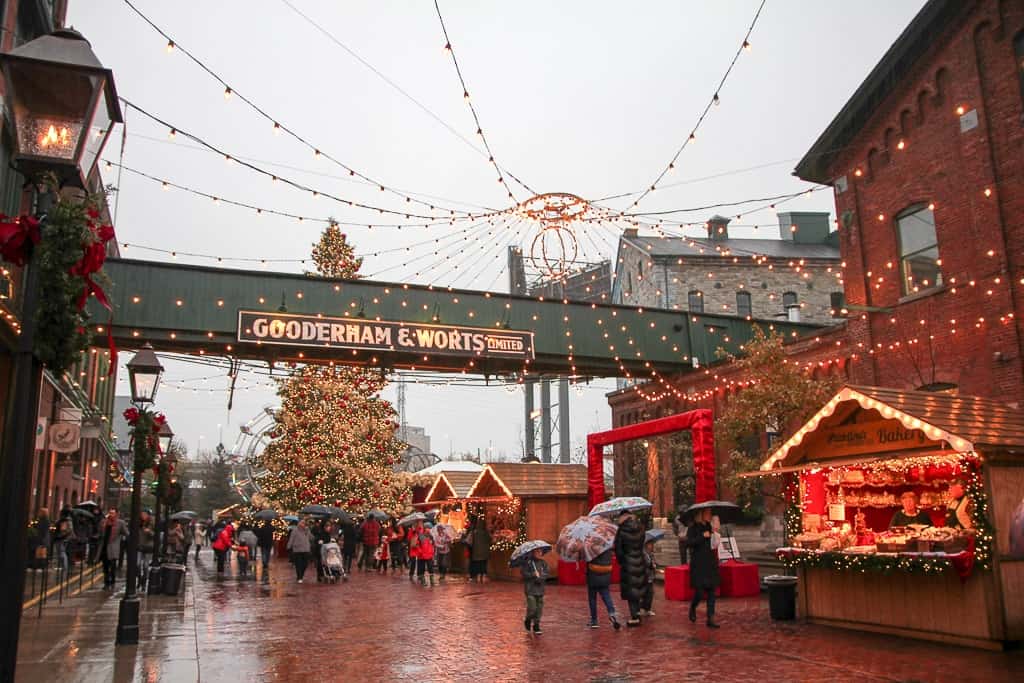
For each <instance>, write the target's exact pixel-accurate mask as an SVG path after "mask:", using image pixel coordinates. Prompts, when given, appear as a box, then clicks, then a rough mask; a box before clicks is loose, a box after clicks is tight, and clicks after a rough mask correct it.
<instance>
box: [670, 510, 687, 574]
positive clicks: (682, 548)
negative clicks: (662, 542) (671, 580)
mask: <svg viewBox="0 0 1024 683" xmlns="http://www.w3.org/2000/svg"><path fill="white" fill-rule="evenodd" d="M688 522H689V520H687V519H686V506H685V505H680V506H679V509H678V510H677V511H676V514H675V515H674V516H673V517H672V533H673V534H675V537H676V542H677V543H679V564H686V529H687V527H688V526H689V524H688Z"/></svg>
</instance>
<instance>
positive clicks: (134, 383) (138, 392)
mask: <svg viewBox="0 0 1024 683" xmlns="http://www.w3.org/2000/svg"><path fill="white" fill-rule="evenodd" d="M126 367H127V368H128V383H129V384H130V385H131V390H132V403H137V404H142V403H152V402H153V401H154V400H156V390H157V388H159V386H160V375H161V374H163V371H164V366H162V365H160V359H159V358H157V357H156V353H154V352H153V347H152V346H151V345H150V344H148V343H147V344H146V345H145V346H143V347H142V348H141V349H139V352H138V353H136V354H135V357H134V358H132V359H131V360H130V361H128V364H127V365H126Z"/></svg>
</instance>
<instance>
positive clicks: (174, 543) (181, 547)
mask: <svg viewBox="0 0 1024 683" xmlns="http://www.w3.org/2000/svg"><path fill="white" fill-rule="evenodd" d="M167 551H168V553H169V554H170V556H171V559H173V560H174V561H175V562H178V561H179V560H181V559H183V558H182V556H183V555H184V553H185V531H184V530H183V529H182V528H181V522H179V521H177V520H173V521H172V522H171V528H170V530H169V531H168V532H167Z"/></svg>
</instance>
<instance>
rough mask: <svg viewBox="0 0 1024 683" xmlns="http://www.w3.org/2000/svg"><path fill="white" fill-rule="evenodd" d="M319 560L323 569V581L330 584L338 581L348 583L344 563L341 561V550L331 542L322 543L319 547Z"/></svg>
mask: <svg viewBox="0 0 1024 683" xmlns="http://www.w3.org/2000/svg"><path fill="white" fill-rule="evenodd" d="M320 559H321V562H322V563H323V567H324V579H325V580H326V581H328V582H330V583H337V582H338V579H341V580H342V581H348V574H346V573H345V563H344V562H343V561H342V557H341V548H340V547H339V546H338V544H337V543H334V542H333V541H332V542H330V543H324V544H323V545H322V546H321V547H320Z"/></svg>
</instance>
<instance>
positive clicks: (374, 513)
mask: <svg viewBox="0 0 1024 683" xmlns="http://www.w3.org/2000/svg"><path fill="white" fill-rule="evenodd" d="M366 516H367V517H376V518H377V519H379V520H380V521H382V522H383V521H384V520H386V519H387V518H388V513H386V512H382V511H380V510H370V511H369V512H367V513H366Z"/></svg>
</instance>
